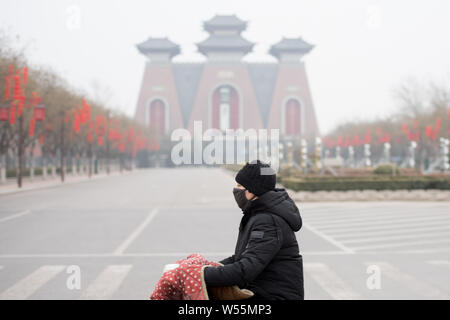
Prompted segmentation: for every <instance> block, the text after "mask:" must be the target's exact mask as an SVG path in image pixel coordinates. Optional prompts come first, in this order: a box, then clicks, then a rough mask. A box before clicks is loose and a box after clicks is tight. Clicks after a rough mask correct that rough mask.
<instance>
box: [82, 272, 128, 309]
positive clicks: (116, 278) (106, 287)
mask: <svg viewBox="0 0 450 320" xmlns="http://www.w3.org/2000/svg"><path fill="white" fill-rule="evenodd" d="M132 267H133V266H132V265H113V266H108V267H106V268H105V269H104V270H103V271H102V273H100V275H99V276H98V277H97V279H95V280H94V282H93V283H92V284H90V285H89V287H88V288H87V289H86V290H85V291H84V292H83V293H82V294H81V297H80V299H88V300H107V299H110V298H111V297H112V295H113V294H114V293H115V292H116V291H117V289H119V287H120V285H121V284H122V282H123V280H124V279H125V277H126V276H127V274H128V273H129V272H130V270H131V268H132Z"/></svg>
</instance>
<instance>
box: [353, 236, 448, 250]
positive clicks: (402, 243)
mask: <svg viewBox="0 0 450 320" xmlns="http://www.w3.org/2000/svg"><path fill="white" fill-rule="evenodd" d="M447 242H450V239H442V240H423V241H411V242H396V243H388V244H378V245H372V246H363V247H355V248H353V250H355V251H364V250H373V249H384V248H395V247H405V246H420V245H424V244H437V243H447Z"/></svg>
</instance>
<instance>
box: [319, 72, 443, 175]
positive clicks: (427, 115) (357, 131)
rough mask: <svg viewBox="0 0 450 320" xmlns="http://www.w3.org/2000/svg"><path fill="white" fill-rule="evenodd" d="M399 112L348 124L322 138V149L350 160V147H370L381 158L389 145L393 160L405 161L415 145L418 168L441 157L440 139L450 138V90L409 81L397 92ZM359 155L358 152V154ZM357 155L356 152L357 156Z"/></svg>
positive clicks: (432, 84) (338, 127) (343, 124)
mask: <svg viewBox="0 0 450 320" xmlns="http://www.w3.org/2000/svg"><path fill="white" fill-rule="evenodd" d="M395 97H396V98H397V101H398V104H399V106H400V108H399V109H398V111H397V112H395V113H393V114H391V115H389V116H386V117H385V118H382V119H377V120H373V121H348V122H345V123H342V124H341V125H339V126H337V127H336V128H335V129H334V130H333V131H331V132H330V133H328V134H327V135H326V136H325V137H324V138H323V147H324V148H325V149H328V150H330V151H332V155H336V151H340V153H341V155H342V156H343V157H346V156H348V147H349V146H352V147H353V148H354V149H360V150H359V154H360V156H361V155H362V153H363V150H362V149H363V148H362V147H361V148H355V147H358V146H363V145H364V144H370V145H371V149H372V151H373V152H372V154H374V155H378V156H379V157H382V152H383V145H384V144H385V143H389V144H390V147H391V154H392V156H393V157H394V158H397V159H401V158H405V156H406V155H407V154H408V148H409V147H410V145H411V142H415V145H416V146H417V150H416V153H415V154H416V161H415V163H416V167H417V168H418V169H424V166H426V165H427V164H429V163H430V162H431V161H432V160H434V159H437V158H438V157H439V152H440V138H448V137H449V136H450V87H448V86H446V85H442V86H439V85H436V84H435V83H428V84H422V83H419V82H418V81H414V80H410V81H408V82H407V83H405V84H404V85H403V86H401V87H400V88H399V89H398V90H396V91H395ZM355 151H357V150H355ZM355 154H356V155H357V152H356V153H355Z"/></svg>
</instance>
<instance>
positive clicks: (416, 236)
mask: <svg viewBox="0 0 450 320" xmlns="http://www.w3.org/2000/svg"><path fill="white" fill-rule="evenodd" d="M448 236H449V232H448V231H446V232H432V233H423V234H421V233H414V234H404V235H394V236H384V237H383V236H381V237H372V238H369V237H364V238H361V239H354V240H349V241H342V240H341V241H342V242H343V243H345V244H349V243H364V242H379V241H388V240H402V239H419V238H434V237H441V238H442V237H448Z"/></svg>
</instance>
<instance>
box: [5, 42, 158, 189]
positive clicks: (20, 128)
mask: <svg viewBox="0 0 450 320" xmlns="http://www.w3.org/2000/svg"><path fill="white" fill-rule="evenodd" d="M6 42H7V40H5V39H4V38H0V48H1V49H0V79H1V80H2V82H0V89H1V92H0V158H1V163H2V165H1V167H2V168H3V174H4V169H5V167H6V166H7V163H6V159H7V155H10V156H13V157H14V158H16V159H17V160H16V169H17V181H18V185H19V187H20V186H21V185H22V176H23V168H24V159H25V153H26V152H28V153H29V157H33V155H34V154H35V153H36V150H39V151H40V153H41V155H42V158H43V159H47V160H48V161H50V162H51V163H52V164H53V165H55V164H56V163H57V166H58V168H59V171H60V174H61V179H62V180H63V181H64V172H65V163H66V155H67V154H71V155H72V156H75V157H78V158H85V159H88V163H89V175H91V174H92V159H93V158H94V157H96V158H103V159H105V161H106V170H107V172H109V160H110V159H113V158H115V159H118V160H120V161H121V162H120V163H121V164H123V163H124V161H125V160H126V159H128V160H132V159H133V158H134V157H136V154H137V153H138V152H140V151H143V150H146V151H157V150H158V149H159V143H158V137H157V136H156V135H155V134H154V133H153V132H152V131H151V130H149V129H148V128H145V127H143V126H141V125H140V124H138V123H137V122H135V121H134V120H132V119H130V118H129V117H127V116H126V115H124V114H121V113H120V112H117V111H114V110H111V109H109V108H108V107H107V106H106V105H104V104H103V103H101V102H99V101H92V99H87V98H86V96H87V95H86V94H83V93H81V92H77V91H76V90H74V89H73V88H72V87H71V86H69V85H68V83H67V82H66V81H65V80H64V79H63V78H61V77H60V76H59V75H57V74H56V73H55V72H53V71H51V70H45V69H44V68H41V67H30V66H29V65H28V63H27V60H26V59H25V58H24V55H23V54H21V53H18V52H17V51H14V50H12V49H10V48H9V47H8V43H6ZM57 157H58V159H57Z"/></svg>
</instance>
